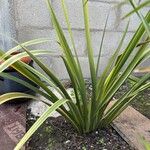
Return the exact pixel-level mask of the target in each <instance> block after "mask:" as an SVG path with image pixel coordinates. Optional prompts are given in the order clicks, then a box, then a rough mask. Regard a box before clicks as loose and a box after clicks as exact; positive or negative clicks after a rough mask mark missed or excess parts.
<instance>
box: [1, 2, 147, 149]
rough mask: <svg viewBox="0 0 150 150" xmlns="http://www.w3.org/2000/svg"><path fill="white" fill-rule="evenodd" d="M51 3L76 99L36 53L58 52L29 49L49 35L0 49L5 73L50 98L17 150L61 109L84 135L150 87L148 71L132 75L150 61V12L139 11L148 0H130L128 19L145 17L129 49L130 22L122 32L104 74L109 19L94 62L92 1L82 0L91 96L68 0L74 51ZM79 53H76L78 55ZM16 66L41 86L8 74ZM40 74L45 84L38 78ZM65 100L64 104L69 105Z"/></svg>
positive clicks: (3, 99) (5, 97)
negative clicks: (102, 58) (102, 63)
mask: <svg viewBox="0 0 150 150" xmlns="http://www.w3.org/2000/svg"><path fill="white" fill-rule="evenodd" d="M46 2H47V6H48V9H49V12H50V15H51V20H52V23H53V26H54V28H55V30H56V34H57V37H58V41H57V43H58V44H59V46H60V47H61V49H62V55H61V56H60V57H61V58H62V60H63V62H64V64H65V67H66V69H67V72H68V74H69V77H70V80H71V83H72V86H73V89H74V94H75V100H74V99H73V98H72V97H71V96H70V95H69V94H68V93H67V90H66V89H65V87H64V86H63V84H62V83H61V81H60V80H59V79H58V78H57V76H56V75H54V74H53V72H52V71H51V70H50V68H48V67H47V66H46V65H45V64H43V63H42V62H41V61H40V60H39V59H38V58H37V57H36V56H37V55H43V54H46V55H47V54H49V55H52V54H53V52H51V51H50V50H49V51H48V50H41V49H40V50H29V49H28V48H27V46H29V45H34V44H38V43H42V42H46V41H48V39H36V40H32V41H29V42H26V43H22V44H20V43H18V42H17V41H15V42H16V43H17V44H18V46H17V47H15V48H13V49H11V50H9V51H7V52H6V53H4V52H3V51H2V50H1V51H0V56H1V59H2V60H5V61H4V62H3V63H2V64H1V65H0V76H2V77H5V78H9V79H12V80H14V81H16V82H19V83H21V84H23V85H25V86H26V87H28V88H30V89H31V90H33V91H35V92H36V93H38V94H40V95H42V96H44V97H45V98H46V99H47V100H43V102H44V103H46V104H48V105H49V106H50V107H49V109H48V110H47V111H46V112H45V113H44V114H43V115H42V116H41V117H40V118H39V119H38V120H37V122H36V123H35V124H34V125H33V126H32V127H31V129H29V131H28V132H27V133H26V134H25V136H24V137H23V139H22V140H21V141H20V142H19V144H18V145H17V146H16V148H15V149H16V150H17V149H20V148H21V146H22V145H23V144H24V143H25V142H26V141H27V140H28V139H29V137H30V136H31V135H32V134H33V133H34V132H35V131H36V130H37V128H38V127H39V126H40V125H41V124H42V123H43V122H44V121H45V120H46V119H47V118H48V117H49V115H50V114H51V113H52V112H53V111H54V110H57V111H58V112H59V113H60V114H61V115H62V116H64V117H65V119H66V120H68V121H69V122H70V123H71V124H72V126H73V127H74V128H75V129H76V130H77V131H78V132H79V133H80V134H83V133H89V132H92V131H95V130H96V129H98V128H99V129H100V128H103V127H106V126H108V125H109V124H110V123H111V122H112V121H113V120H114V119H115V118H116V117H117V116H118V115H120V113H121V112H122V111H123V110H124V109H126V108H127V106H128V105H129V104H130V103H131V102H132V101H133V100H134V98H135V97H136V96H137V95H138V93H139V92H142V91H143V90H145V89H147V88H149V87H150V82H149V79H150V74H149V73H147V74H145V75H144V76H143V77H141V78H136V77H134V76H133V75H132V71H133V70H134V69H135V68H136V67H137V66H138V65H139V64H140V63H141V62H143V61H145V60H146V59H149V57H150V48H149V39H150V26H149V24H150V11H148V12H147V15H146V16H145V17H144V16H143V15H142V14H141V13H140V11H139V10H140V9H141V8H142V7H144V6H145V5H147V4H149V3H150V2H149V1H145V2H143V3H142V4H141V5H138V6H137V5H136V3H135V2H134V1H132V0H129V3H130V4H131V6H132V7H133V11H131V12H129V13H128V14H127V15H126V16H125V17H124V18H126V17H128V16H130V15H132V14H133V13H136V14H137V15H138V16H139V18H140V19H141V24H140V25H139V27H138V29H137V30H136V32H135V34H134V36H133V37H132V39H131V40H130V42H129V43H128V45H127V47H126V48H125V49H124V50H123V52H120V51H121V50H122V43H123V41H124V38H125V36H126V33H127V31H128V26H129V22H128V24H127V27H126V29H125V31H124V34H123V35H122V39H121V40H120V42H118V43H119V45H118V48H117V49H116V51H115V52H114V54H112V57H111V58H110V60H109V62H108V64H107V66H106V68H105V69H104V71H103V73H102V74H101V75H100V76H99V75H98V68H99V66H100V56H101V51H102V44H103V39H104V36H105V30H106V26H107V21H108V18H109V17H108V16H107V19H106V22H105V28H104V32H103V39H102V42H101V43H100V51H99V57H98V60H97V62H95V60H94V56H93V48H92V42H91V35H90V23H89V13H88V3H89V2H88V1H87V0H82V2H83V3H82V5H83V14H84V24H85V39H86V44H87V54H88V60H89V66H90V75H91V83H92V94H91V96H88V93H87V90H86V85H85V80H84V76H83V72H82V68H81V66H80V61H79V59H78V55H77V51H76V46H75V43H74V39H73V33H72V30H71V25H70V22H69V17H68V10H67V6H66V4H65V1H64V0H61V3H62V8H63V11H64V16H65V20H66V24H67V27H68V32H69V35H70V39H71V41H72V45H73V50H71V48H70V47H69V44H68V42H67V39H66V38H65V35H64V33H63V30H62V28H61V25H60V23H59V21H58V20H57V16H56V15H55V12H54V9H53V7H52V5H51V2H50V1H49V0H47V1H46ZM19 49H22V50H24V51H23V52H22V53H19V54H17V55H15V56H11V55H10V54H11V53H12V52H14V51H17V50H19ZM73 51H74V53H75V57H74V55H73ZM25 56H30V57H31V58H32V59H33V60H34V62H35V63H36V64H37V65H38V66H39V67H40V68H41V69H42V70H43V71H44V72H45V73H46V75H47V76H45V75H44V74H42V73H40V72H39V71H38V70H36V69H34V68H32V67H30V66H29V65H27V64H25V63H23V62H21V61H19V60H20V59H21V58H23V57H25ZM10 65H11V66H12V67H13V68H14V69H16V70H17V71H18V72H20V73H21V74H23V75H24V76H26V77H27V78H28V79H30V80H31V81H33V82H34V83H36V84H37V85H38V86H39V87H41V89H42V90H41V89H38V88H37V87H34V86H32V85H31V84H29V83H27V82H25V81H22V80H20V79H17V78H15V77H12V76H10V75H9V74H6V73H4V72H3V71H4V70H5V69H6V68H7V67H8V66H10ZM39 77H40V78H42V80H44V81H45V82H46V84H45V83H44V82H42V81H41V80H39ZM128 78H129V79H130V80H132V82H133V86H132V88H131V89H129V90H128V91H126V92H125V93H124V94H123V95H122V96H121V97H120V98H119V99H118V100H117V101H116V102H115V103H114V104H113V105H112V107H110V108H109V109H108V105H109V103H110V102H111V100H112V97H113V96H114V94H115V93H116V92H117V91H118V89H119V88H120V87H121V85H122V84H123V83H124V82H125V81H126V80H127V79H128ZM47 84H48V85H50V86H51V87H53V88H54V89H55V90H56V91H57V92H58V93H59V94H60V95H61V97H62V98H59V97H58V96H57V95H56V94H54V93H53V92H52V90H51V89H49V88H48V87H47ZM24 97H25V98H32V99H34V100H38V97H36V96H33V95H29V94H25V93H19V92H14V93H7V94H4V95H1V96H0V104H2V103H4V102H6V101H9V100H12V99H19V98H24ZM64 103H65V105H64Z"/></svg>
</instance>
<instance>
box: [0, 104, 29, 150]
mask: <svg viewBox="0 0 150 150" xmlns="http://www.w3.org/2000/svg"><path fill="white" fill-rule="evenodd" d="M26 108H27V103H19V104H14V103H7V104H3V105H1V106H0V127H1V128H0V150H13V149H14V147H15V146H16V144H17V143H18V142H19V140H20V139H21V138H22V136H23V135H24V133H25V131H26ZM23 149H25V148H23Z"/></svg>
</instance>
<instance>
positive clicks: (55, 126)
mask: <svg viewBox="0 0 150 150" xmlns="http://www.w3.org/2000/svg"><path fill="white" fill-rule="evenodd" d="M87 82H88V83H87V89H89V93H90V89H91V85H90V82H89V81H87ZM65 84H66V85H65V86H66V87H68V88H69V87H71V84H70V83H69V82H67V83H65ZM131 86H132V85H131V84H130V82H126V83H125V84H124V85H123V86H122V87H121V88H120V89H119V90H118V92H117V93H116V95H115V96H114V98H116V99H118V98H119V97H120V96H122V95H123V94H124V93H125V92H126V91H128V90H129V89H130V87H131ZM131 105H132V106H133V107H134V108H135V109H136V110H138V111H140V112H141V113H142V114H143V115H145V116H146V117H148V118H149V119H150V89H147V90H145V91H144V92H141V93H139V95H138V96H137V97H136V98H135V100H134V101H133V103H132V104H131ZM27 118H28V121H27V129H29V128H30V127H31V125H32V124H33V123H34V122H35V121H36V119H37V118H35V116H31V114H30V112H28V114H27ZM27 150H133V148H131V147H130V146H129V145H128V144H127V143H126V142H125V141H124V140H123V139H122V138H121V137H120V135H119V134H118V133H117V132H116V131H115V130H114V129H113V128H112V127H111V126H109V127H107V128H105V129H101V130H97V131H95V132H93V133H89V134H86V135H79V134H78V133H77V132H76V131H75V130H74V129H73V128H72V126H71V125H70V124H69V123H67V122H66V121H65V120H64V119H63V117H58V118H49V119H47V121H46V122H45V123H44V124H43V125H42V126H41V127H40V128H39V129H38V130H37V132H36V133H35V134H34V135H33V136H32V138H31V139H30V140H29V142H28V144H27Z"/></svg>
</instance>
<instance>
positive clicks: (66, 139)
mask: <svg viewBox="0 0 150 150" xmlns="http://www.w3.org/2000/svg"><path fill="white" fill-rule="evenodd" d="M27 116H28V124H27V128H28V129H29V128H30V127H31V125H32V124H33V123H34V122H35V120H36V118H34V116H31V115H30V113H28V115H27ZM26 150H133V148H131V147H130V146H129V145H128V144H127V143H126V142H125V141H124V140H123V139H122V138H121V137H120V135H119V134H118V133H117V132H116V131H115V130H114V129H113V128H112V127H111V126H110V127H107V128H105V129H102V130H97V131H95V132H93V133H90V134H86V135H82V136H81V135H79V134H78V133H77V132H76V131H75V130H74V129H73V128H72V126H71V125H70V124H69V123H67V122H66V121H65V120H64V119H63V118H62V117H57V118H49V119H48V120H47V121H46V122H45V123H44V124H43V125H42V126H41V127H40V128H39V129H38V130H37V132H36V133H35V134H34V135H33V136H32V138H31V139H30V141H29V142H28V144H27V148H26Z"/></svg>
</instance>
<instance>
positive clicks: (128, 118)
mask: <svg viewBox="0 0 150 150" xmlns="http://www.w3.org/2000/svg"><path fill="white" fill-rule="evenodd" d="M112 126H113V127H114V128H115V130H116V131H117V132H118V133H119V134H120V135H121V136H122V138H123V139H124V140H125V141H126V142H127V143H129V144H130V145H131V146H132V147H134V148H135V149H137V150H145V149H144V146H143V144H142V142H141V137H143V138H144V139H145V140H147V141H149V142H150V120H149V119H148V118H146V117H145V116H144V115H142V114H141V113H139V112H138V111H136V110H135V109H134V108H132V107H130V106H129V107H128V108H127V109H126V110H124V111H123V112H122V114H121V115H120V116H119V117H117V118H116V119H115V120H114V121H113V125H112Z"/></svg>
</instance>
